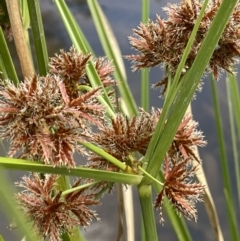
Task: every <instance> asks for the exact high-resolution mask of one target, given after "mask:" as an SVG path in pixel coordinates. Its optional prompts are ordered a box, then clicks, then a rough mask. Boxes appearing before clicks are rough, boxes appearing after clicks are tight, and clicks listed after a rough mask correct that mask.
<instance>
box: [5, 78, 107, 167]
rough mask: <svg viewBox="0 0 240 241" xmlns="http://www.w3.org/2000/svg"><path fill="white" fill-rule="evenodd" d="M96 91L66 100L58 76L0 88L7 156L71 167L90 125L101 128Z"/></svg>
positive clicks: (99, 108)
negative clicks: (8, 146) (17, 156)
mask: <svg viewBox="0 0 240 241" xmlns="http://www.w3.org/2000/svg"><path fill="white" fill-rule="evenodd" d="M97 95H98V89H94V90H92V91H90V92H87V93H85V94H83V93H81V94H79V96H78V97H76V98H75V99H72V100H71V99H70V98H69V96H68V94H67V91H66V87H65V84H64V83H63V81H62V80H61V79H60V78H59V77H58V76H56V75H55V76H52V75H48V76H46V77H38V76H35V77H34V78H32V79H26V80H25V81H24V82H22V83H20V84H19V86H17V87H16V86H15V85H13V84H12V83H11V82H10V81H6V82H5V84H2V85H1V86H0V124H1V126H0V137H1V138H2V139H5V138H6V139H10V151H9V155H10V156H13V155H14V154H16V153H17V152H19V151H21V152H22V153H21V155H20V157H22V158H27V159H30V160H41V161H43V162H44V163H46V164H53V165H54V166H59V165H66V166H68V167H71V166H75V162H74V160H73V156H72V155H73V152H74V151H78V152H80V153H82V154H84V153H85V151H84V149H83V148H81V147H80V146H79V144H78V142H79V141H83V140H85V138H86V137H87V136H88V135H89V131H90V123H94V124H97V125H101V121H102V120H101V118H102V112H103V110H104V107H103V106H101V105H100V104H98V103H96V96H97Z"/></svg>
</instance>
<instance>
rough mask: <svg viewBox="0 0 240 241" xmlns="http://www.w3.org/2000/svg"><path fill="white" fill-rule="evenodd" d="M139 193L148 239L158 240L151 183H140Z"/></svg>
mask: <svg viewBox="0 0 240 241" xmlns="http://www.w3.org/2000/svg"><path fill="white" fill-rule="evenodd" d="M138 194H139V199H140V204H141V211H142V217H143V223H144V229H145V235H146V240H151V241H158V236H157V229H156V223H155V217H154V213H153V205H152V187H151V186H150V185H139V186H138Z"/></svg>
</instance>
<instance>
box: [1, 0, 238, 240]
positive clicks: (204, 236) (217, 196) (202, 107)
mask: <svg viewBox="0 0 240 241" xmlns="http://www.w3.org/2000/svg"><path fill="white" fill-rule="evenodd" d="M66 2H67V4H68V6H69V7H70V8H71V10H72V13H73V14H74V16H75V17H76V20H77V22H78V23H79V25H80V27H81V28H82V30H83V32H84V33H85V35H86V37H87V39H88V40H89V42H90V44H91V46H92V48H93V50H94V52H95V54H96V56H103V55H104V52H103V50H102V47H101V44H100V42H99V39H98V36H97V33H96V30H95V28H94V25H93V21H92V19H91V16H90V12H89V10H88V7H87V5H86V3H85V1H81V0H67V1H66ZM168 2H170V1H166V0H162V1H157V0H151V1H150V18H151V19H153V20H155V16H156V14H159V15H160V16H161V17H162V18H165V17H166V14H165V12H163V11H162V7H163V6H166V4H167V3H168ZM172 2H174V3H175V2H177V0H176V1H172ZM99 3H100V5H101V6H102V9H103V11H104V13H105V14H106V17H107V18H108V20H109V22H110V24H111V26H112V29H113V32H114V34H115V36H116V38H117V40H118V43H119V46H120V49H121V51H122V54H123V55H126V54H131V53H135V52H134V51H133V50H132V49H131V46H130V44H129V41H128V38H127V37H128V36H129V35H131V34H132V29H133V28H136V27H137V26H138V25H139V22H140V21H141V2H140V1H136V0H135V1H127V0H121V1H119V0H111V1H110V0H99ZM40 4H41V8H42V17H43V22H44V28H45V34H46V38H47V47H48V52H49V56H50V57H51V56H53V55H54V53H56V52H58V53H59V49H65V50H66V51H67V50H68V49H69V48H70V46H71V41H70V39H69V37H68V34H67V32H66V31H65V28H64V25H63V23H62V21H61V19H60V17H59V14H58V12H57V10H56V8H55V6H54V4H53V3H52V1H50V0H41V1H40ZM10 46H11V48H12V50H11V51H12V53H13V54H14V51H15V50H14V45H13V43H11V44H10ZM16 61H17V60H16ZM16 63H17V62H16ZM16 65H18V66H19V64H18V63H17V64H16ZM125 67H126V71H127V77H128V82H129V85H130V88H131V90H132V92H133V95H134V97H135V99H136V101H137V104H138V105H140V73H139V72H135V73H132V71H131V68H130V67H131V66H130V62H129V61H125ZM162 75H163V72H162V70H161V68H159V67H156V68H153V69H151V70H150V80H151V84H153V83H155V82H157V81H158V80H160V79H161V78H162ZM218 94H219V99H220V104H221V111H222V113H224V115H223V123H224V132H225V140H226V143H228V145H227V149H228V158H229V165H230V170H231V173H232V181H233V183H234V180H235V179H234V175H235V174H234V168H233V159H232V153H231V139H230V126H229V123H228V119H227V116H228V109H227V102H226V92H225V81H224V76H222V77H221V79H220V81H219V82H218ZM150 96H151V99H150V106H154V107H158V108H161V106H162V100H161V99H159V97H158V96H159V92H158V90H151V93H150ZM192 109H193V115H194V119H195V120H196V121H198V122H199V129H201V130H202V131H203V133H204V135H205V137H206V140H207V141H208V145H207V147H205V148H201V149H200V156H201V158H202V160H203V167H204V170H205V173H206V176H207V179H208V183H209V186H210V189H211V192H212V195H213V198H214V201H215V204H216V208H217V211H218V215H219V220H220V224H221V227H222V230H223V234H224V238H225V240H230V236H229V231H228V224H227V218H226V203H225V199H224V194H223V183H222V178H221V169H220V159H219V153H218V145H217V136H216V131H215V122H214V112H213V108H212V98H211V88H210V81H209V80H208V78H206V79H204V86H203V90H202V92H201V93H198V94H197V99H196V100H195V101H193V103H192ZM2 153H3V152H2ZM2 153H1V154H2ZM2 155H3V154H2ZM81 161H82V160H81ZM22 174H23V173H17V172H13V171H11V172H8V175H9V177H10V178H12V179H14V180H19V177H21V176H22ZM233 188H234V189H235V190H236V185H233ZM134 193H136V188H134ZM235 197H236V196H235ZM101 201H102V205H101V207H100V208H98V210H97V212H98V214H99V216H100V217H101V223H97V222H93V223H92V224H91V226H90V227H89V228H87V231H86V232H84V233H85V235H86V238H87V240H88V241H95V240H100V241H102V240H110V241H112V240H116V237H117V228H118V213H117V198H116V191H115V192H114V193H113V194H112V195H105V196H104V197H103V199H102V200H101ZM236 206H237V200H236ZM197 209H198V222H197V223H195V222H194V221H192V222H189V221H186V222H187V224H188V226H189V227H190V232H191V234H192V237H193V240H194V241H203V240H205V241H212V240H215V238H214V235H213V232H212V230H211V226H210V223H209V221H208V217H207V215H206V212H205V209H204V204H203V203H199V204H197ZM134 212H135V213H136V218H135V229H136V232H137V234H136V240H137V241H138V240H140V236H139V235H140V222H139V220H140V215H139V214H140V205H139V201H138V198H137V196H136V195H135V198H134ZM236 212H237V215H236V216H237V217H238V216H239V210H238V211H236ZM157 215H158V213H157V212H156V217H157ZM163 215H164V217H165V219H166V223H165V226H164V227H162V226H161V225H160V224H159V223H157V229H158V232H159V240H177V238H176V236H175V235H174V232H173V230H172V229H171V226H170V224H169V223H168V221H167V217H166V214H165V213H164V214H163ZM0 217H1V221H0V234H2V236H3V237H4V239H5V240H11V241H15V240H16V241H17V240H19V239H17V238H16V236H14V233H15V231H9V229H8V228H7V226H8V224H9V221H8V220H6V218H5V217H4V214H3V213H2V212H1V210H0Z"/></svg>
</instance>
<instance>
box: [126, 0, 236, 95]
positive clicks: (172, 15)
mask: <svg viewBox="0 0 240 241" xmlns="http://www.w3.org/2000/svg"><path fill="white" fill-rule="evenodd" d="M209 2H210V3H209V4H208V7H207V10H206V11H205V13H204V16H203V18H202V21H201V24H200V27H199V29H198V32H197V35H196V38H195V41H194V43H193V46H192V48H191V51H190V54H189V56H188V58H187V61H186V63H185V66H184V70H187V69H188V68H190V67H191V65H192V63H193V61H194V59H195V57H196V55H197V53H198V51H199V49H200V47H201V45H202V42H203V39H204V37H205V35H206V33H207V31H208V30H209V27H210V24H211V22H212V20H213V18H214V16H215V14H216V12H217V10H218V8H219V6H220V3H221V0H217V1H209ZM201 8H202V3H201V1H199V0H196V1H188V0H181V3H180V4H168V6H167V7H165V8H163V9H164V10H165V11H166V13H167V15H168V18H167V19H166V20H162V19H161V18H160V17H159V16H157V19H156V22H153V21H152V20H149V21H148V22H147V23H146V24H143V23H141V24H140V26H139V28H138V29H134V34H135V36H134V37H133V36H130V37H129V39H130V44H131V45H132V47H133V48H134V49H136V50H137V51H138V52H139V54H137V55H129V56H127V58H128V59H130V60H132V61H133V70H138V69H140V68H149V67H154V66H157V65H159V64H162V65H164V66H165V67H166V69H167V70H168V71H170V73H172V75H174V74H175V72H176V69H177V67H178V65H179V63H180V61H181V58H182V55H183V52H184V49H185V47H186V45H187V42H188V40H189V37H190V35H191V32H192V30H193V28H194V25H195V21H196V19H197V18H198V16H199V13H200V11H201ZM239 28H240V4H239V3H238V4H237V5H236V7H235V10H234V12H233V14H232V15H231V18H230V20H229V22H228V24H227V26H226V28H225V30H224V33H223V35H222V37H221V39H220V40H219V42H218V46H217V47H216V49H215V51H214V53H213V55H212V58H211V60H210V62H209V65H208V66H207V69H206V72H211V73H213V74H214V76H215V78H218V77H219V73H220V71H221V70H226V71H228V72H230V73H232V70H231V69H232V67H233V66H234V64H235V63H237V62H238V60H237V58H239V57H240V50H239V48H240V38H239V37H240V35H239ZM182 74H184V71H183V73H182ZM166 86H167V77H166V78H164V79H163V80H162V81H160V82H158V83H157V84H155V87H161V88H162V90H163V93H164V92H165V90H166Z"/></svg>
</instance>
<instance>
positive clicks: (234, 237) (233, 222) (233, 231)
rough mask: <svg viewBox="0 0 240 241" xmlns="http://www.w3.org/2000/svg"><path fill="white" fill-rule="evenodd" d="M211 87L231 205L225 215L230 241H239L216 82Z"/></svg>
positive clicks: (224, 177) (224, 178)
mask: <svg viewBox="0 0 240 241" xmlns="http://www.w3.org/2000/svg"><path fill="white" fill-rule="evenodd" d="M211 87H212V96H213V103H214V111H215V120H216V128H217V136H218V138H217V139H218V144H219V151H220V163H221V169H222V177H223V183H224V188H225V189H226V191H227V193H228V200H227V201H228V202H231V205H227V214H228V222H229V227H230V233H231V240H232V241H235V240H236V241H237V240H239V235H238V228H237V227H238V225H237V219H236V217H235V216H234V215H232V209H233V208H234V202H233V200H234V199H233V195H232V190H231V182H230V175H229V168H228V160H227V154H226V147H225V141H224V135H223V126H222V120H221V114H220V107H219V103H218V97H217V90H216V81H215V80H214V79H213V78H212V79H211ZM233 213H234V212H233Z"/></svg>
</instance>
